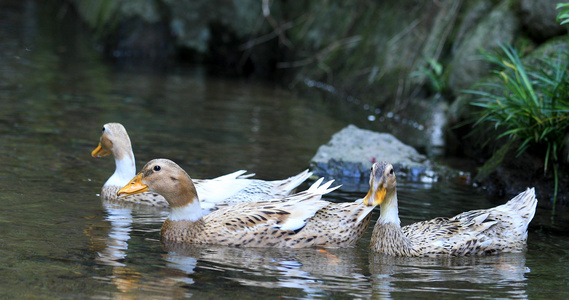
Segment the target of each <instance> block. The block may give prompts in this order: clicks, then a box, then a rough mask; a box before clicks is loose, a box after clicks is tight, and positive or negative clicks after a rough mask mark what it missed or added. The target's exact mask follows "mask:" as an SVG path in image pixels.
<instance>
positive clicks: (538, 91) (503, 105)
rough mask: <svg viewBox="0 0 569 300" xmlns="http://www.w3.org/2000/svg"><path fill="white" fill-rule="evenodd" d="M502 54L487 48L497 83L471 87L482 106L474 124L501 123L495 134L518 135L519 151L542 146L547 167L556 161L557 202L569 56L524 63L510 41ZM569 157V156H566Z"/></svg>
mask: <svg viewBox="0 0 569 300" xmlns="http://www.w3.org/2000/svg"><path fill="white" fill-rule="evenodd" d="M501 49H502V52H503V53H502V54H497V55H493V54H490V53H488V52H483V55H484V58H485V59H486V60H487V61H488V62H490V63H492V64H493V65H495V66H497V67H498V68H499V69H498V70H494V71H493V73H494V74H495V75H496V76H497V77H498V78H499V79H500V82H499V83H486V84H482V85H481V89H480V90H471V91H467V92H468V93H471V94H474V95H478V96H480V98H479V99H477V100H475V101H473V102H472V103H471V104H472V105H474V106H478V107H481V108H482V109H483V110H482V112H481V115H480V116H479V119H478V121H476V123H475V126H478V127H481V126H487V125H488V124H492V125H493V126H494V128H496V129H498V128H500V129H502V130H501V131H496V132H499V133H497V134H496V135H495V136H494V138H495V139H496V140H497V139H501V138H504V137H507V138H508V139H510V140H513V141H516V142H517V143H516V144H517V145H519V146H518V148H517V155H518V156H519V155H520V154H522V153H523V152H525V151H526V150H527V149H528V148H530V147H535V149H544V150H545V154H544V159H545V165H544V172H547V168H548V166H550V165H551V166H553V168H554V177H555V192H554V203H555V199H556V198H557V186H558V178H557V166H558V164H559V162H560V161H561V160H562V159H563V158H562V157H561V156H562V153H563V152H562V151H563V145H564V142H565V140H566V139H567V132H569V71H568V67H569V56H568V54H567V53H559V55H558V56H557V57H555V58H542V59H539V60H538V63H537V64H536V65H537V67H531V66H524V64H522V62H521V60H520V58H519V56H518V54H517V52H516V50H515V49H513V48H512V47H511V46H501ZM566 159H567V160H569V158H566Z"/></svg>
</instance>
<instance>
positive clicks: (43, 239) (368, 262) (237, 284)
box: [0, 1, 569, 299]
mask: <svg viewBox="0 0 569 300" xmlns="http://www.w3.org/2000/svg"><path fill="white" fill-rule="evenodd" d="M62 24H65V25H62ZM80 27H81V26H80V25H79V24H77V23H74V21H73V20H70V19H69V17H68V16H67V14H65V13H61V12H60V11H58V10H54V9H53V7H49V6H47V7H45V6H43V5H40V4H38V3H36V2H35V1H3V2H2V3H1V4H0V49H2V51H0V103H1V109H0V165H1V166H2V167H1V168H0V203H1V204H2V205H1V206H0V211H1V213H0V223H1V225H2V226H0V245H1V247H0V273H1V274H2V275H1V278H2V280H1V281H0V297H2V298H10V299H11V298H18V299H21V298H46V299H49V298H58V299H60V298H94V299H109V298H143V299H144V298H150V299H169V298H184V297H188V298H190V297H191V298H205V297H207V298H236V297H239V298H240V299H248V298H257V299H258V298H266V299H281V298H293V299H296V298H441V297H447V298H451V297H452V298H456V297H461V298H567V297H568V296H569V264H568V262H567V261H568V259H569V253H568V251H569V250H567V249H569V234H568V232H567V229H568V225H569V218H568V217H567V216H569V212H568V211H567V210H566V209H565V208H562V207H559V208H558V209H557V214H556V215H555V216H552V215H551V212H550V210H549V209H546V208H539V209H538V212H537V214H536V217H535V218H534V220H533V221H532V223H531V224H530V228H529V241H528V251H527V252H526V253H522V254H503V255H497V256H490V257H467V258H442V259H416V258H414V259H406V258H393V257H385V256H381V255H371V254H370V253H369V251H368V244H369V240H370V235H371V229H372V228H373V225H374V222H372V224H371V225H370V228H369V230H368V232H367V233H366V235H365V236H364V237H363V239H362V240H361V242H360V243H359V245H358V246H357V247H355V248H352V249H326V250H322V249H301V250H287V249H241V248H228V247H218V246H208V247H189V248H186V249H166V248H164V247H163V246H162V245H161V243H160V241H159V239H160V236H159V234H160V233H159V231H160V226H161V223H162V221H163V220H164V218H165V217H166V216H167V210H159V209H152V208H148V207H136V206H131V207H120V206H110V205H105V204H104V203H102V202H101V200H100V199H99V197H98V193H99V192H100V188H101V186H102V184H103V183H104V182H105V180H106V179H107V177H108V176H110V175H111V174H112V172H113V169H114V162H113V160H112V159H110V158H106V159H93V158H91V156H90V152H91V151H92V150H93V149H94V148H95V146H96V145H97V143H98V138H99V135H100V129H101V127H102V125H103V124H104V123H107V122H121V123H122V124H124V125H125V127H126V128H127V130H128V131H129V134H130V136H131V140H132V142H133V147H134V152H135V155H136V157H137V166H138V168H140V167H141V166H142V165H143V164H144V163H145V162H146V161H148V160H150V159H152V158H157V157H167V158H170V159H173V160H175V161H176V162H178V163H179V164H180V165H181V166H182V167H183V168H184V169H186V170H187V171H188V173H189V174H190V175H191V176H193V177H196V178H210V177H214V176H218V175H220V174H225V173H228V172H232V171H235V170H238V169H247V170H249V171H251V172H255V173H256V174H257V177H258V178H263V179H278V178H284V177H288V176H291V175H293V174H296V173H298V172H300V171H302V170H303V169H305V168H307V167H308V162H309V160H310V158H311V157H312V156H313V155H314V154H315V152H316V150H317V148H318V146H319V145H321V144H323V143H326V142H327V141H328V140H329V139H330V136H331V135H332V134H333V133H335V132H337V131H338V130H340V129H342V128H343V127H345V126H346V125H348V124H350V123H353V124H356V125H358V126H361V127H366V128H372V129H374V130H377V131H381V128H383V127H384V126H383V125H382V124H381V123H370V122H369V121H368V119H367V113H366V111H365V110H358V109H357V108H354V107H352V108H351V110H347V109H346V108H342V109H338V108H337V107H335V106H334V105H333V104H331V103H329V102H326V101H325V100H322V99H319V98H303V97H299V96H296V95H295V94H293V93H291V92H290V91H288V90H283V89H280V88H278V87H275V86H274V85H271V84H268V83H263V82H256V81H247V80H235V79H227V78H215V77H210V76H207V75H206V72H205V71H204V70H203V69H201V68H199V67H196V66H188V67H179V68H170V69H168V70H167V71H160V72H156V71H151V70H144V69H117V68H116V67H113V65H112V64H110V63H108V62H105V61H103V60H102V59H100V55H99V53H97V52H96V51H94V50H93V49H94V47H93V44H92V42H91V41H90V40H89V38H88V37H87V35H85V33H83V32H82V31H81V30H78V29H77V28H80ZM348 108H349V107H348ZM339 111H340V112H341V113H339ZM413 134H420V132H415V133H413ZM305 187H306V186H303V188H305ZM365 192H366V191H363V190H361V191H349V192H348V191H345V190H342V189H340V190H338V191H336V192H334V193H332V194H330V195H329V197H327V199H328V200H330V201H336V202H342V201H354V200H356V199H359V198H361V197H363V196H364V195H365ZM399 194H400V197H399V198H400V215H401V217H402V223H403V224H408V223H411V222H415V221H418V220H424V219H429V218H433V217H437V216H452V215H455V214H457V213H460V212H462V211H466V210H471V209H477V208H487V207H492V206H496V205H499V204H501V203H503V202H504V201H506V200H507V199H491V198H489V197H487V196H485V195H484V194H481V193H479V192H477V191H476V190H475V189H474V188H473V187H471V186H469V185H466V184H464V183H461V182H459V181H456V182H455V181H450V182H436V183H421V182H408V181H401V182H400V183H399ZM510 196H511V195H510ZM538 197H539V195H538ZM377 216H378V210H376V211H375V212H374V217H373V220H376V219H377Z"/></svg>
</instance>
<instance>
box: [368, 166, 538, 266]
mask: <svg viewBox="0 0 569 300" xmlns="http://www.w3.org/2000/svg"><path fill="white" fill-rule="evenodd" d="M369 184H370V189H369V192H368V193H367V195H366V196H365V198H364V203H366V204H368V205H373V206H375V205H380V212H381V214H380V216H379V219H378V220H377V223H376V224H375V227H374V229H373V233H372V237H371V244H370V247H371V250H372V251H374V252H379V253H384V254H388V255H395V256H461V255H486V254H493V253H499V252H520V251H523V250H524V249H525V247H526V241H527V237H528V232H527V228H528V224H529V222H530V221H531V220H532V218H533V216H534V214H535V209H536V206H537V199H536V198H535V191H534V189H533V188H531V189H529V188H528V189H527V190H526V191H525V192H523V193H520V194H519V195H517V196H516V197H514V198H513V199H512V200H510V201H508V202H507V203H505V204H503V205H500V206H497V207H493V208H489V209H480V210H472V211H468V212H464V213H461V214H459V215H457V216H454V217H452V218H441V217H439V218H435V219H432V220H429V221H422V222H417V223H414V224H411V225H407V226H404V227H401V226H400V220H399V215H398V209H397V190H396V186H397V181H396V178H395V172H394V170H393V166H392V165H391V164H389V163H387V162H378V163H375V164H374V165H373V166H372V169H371V177H370V180H369Z"/></svg>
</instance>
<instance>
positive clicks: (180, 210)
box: [168, 198, 203, 222]
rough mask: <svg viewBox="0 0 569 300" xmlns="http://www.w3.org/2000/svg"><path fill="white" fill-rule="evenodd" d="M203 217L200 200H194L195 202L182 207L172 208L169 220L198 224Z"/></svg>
mask: <svg viewBox="0 0 569 300" xmlns="http://www.w3.org/2000/svg"><path fill="white" fill-rule="evenodd" d="M202 216H203V213H202V208H201V205H200V201H199V200H198V198H194V199H193V201H190V202H188V203H187V204H183V205H180V206H171V207H170V215H169V216H168V219H170V221H173V222H177V221H190V222H197V221H199V220H200V219H201V218H202Z"/></svg>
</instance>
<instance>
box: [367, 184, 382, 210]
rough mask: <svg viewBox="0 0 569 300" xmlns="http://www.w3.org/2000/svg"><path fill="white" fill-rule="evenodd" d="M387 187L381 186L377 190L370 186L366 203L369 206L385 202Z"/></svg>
mask: <svg viewBox="0 0 569 300" xmlns="http://www.w3.org/2000/svg"><path fill="white" fill-rule="evenodd" d="M386 193H387V189H386V188H384V187H381V188H379V189H377V190H374V189H373V188H370V189H369V191H368V192H367V195H366V196H365V197H364V204H365V205H368V206H377V205H380V204H381V203H383V200H384V199H385V194H386Z"/></svg>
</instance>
